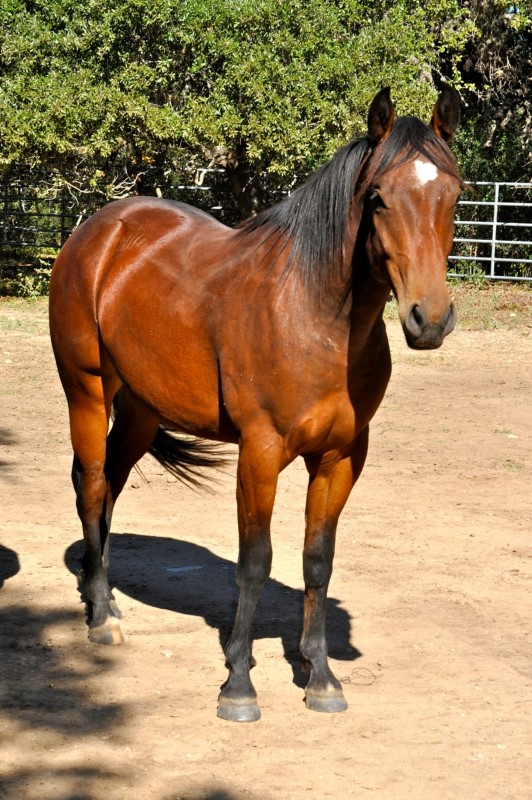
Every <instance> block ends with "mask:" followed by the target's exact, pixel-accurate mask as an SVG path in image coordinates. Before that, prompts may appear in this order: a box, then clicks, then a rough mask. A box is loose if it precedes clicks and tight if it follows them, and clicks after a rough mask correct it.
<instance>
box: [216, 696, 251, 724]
mask: <svg viewBox="0 0 532 800" xmlns="http://www.w3.org/2000/svg"><path fill="white" fill-rule="evenodd" d="M216 716H218V717H220V719H226V720H228V722H256V721H257V720H258V719H260V708H259V706H258V703H257V701H256V700H254V699H253V698H249V699H245V698H244V699H242V700H233V699H231V698H222V699H220V701H219V703H218V711H217V712H216Z"/></svg>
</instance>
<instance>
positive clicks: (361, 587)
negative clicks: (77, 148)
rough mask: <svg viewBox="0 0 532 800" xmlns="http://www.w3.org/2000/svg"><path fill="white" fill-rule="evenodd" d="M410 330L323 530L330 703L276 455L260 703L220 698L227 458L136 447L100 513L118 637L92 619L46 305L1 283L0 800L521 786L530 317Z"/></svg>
mask: <svg viewBox="0 0 532 800" xmlns="http://www.w3.org/2000/svg"><path fill="white" fill-rule="evenodd" d="M506 312H507V313H506V317H507V320H506V321H507V322H508V325H506V324H504V325H502V326H499V327H494V326H491V328H490V329H488V330H467V329H464V327H462V328H461V329H458V330H457V331H456V332H455V333H454V334H453V335H452V336H451V337H449V339H447V340H446V342H445V344H444V346H443V348H442V349H441V350H438V351H435V352H431V353H415V352H412V351H410V350H408V349H407V347H406V345H405V344H404V341H403V339H402V334H401V332H400V330H399V327H398V324H397V322H395V321H390V322H389V323H388V329H389V333H390V338H391V344H392V349H393V358H394V374H393V377H392V382H391V385H390V388H389V390H388V394H387V396H386V398H385V400H384V403H383V405H382V407H381V409H380V410H379V412H378V414H377V417H376V418H375V420H374V423H373V425H372V434H371V442H370V454H369V457H368V462H367V465H366V468H365V471H364V473H363V476H362V478H361V479H360V481H359V484H358V486H357V487H356V489H355V491H354V492H353V494H352V496H351V499H350V502H349V504H348V507H347V508H346V510H345V512H344V514H343V517H342V520H341V524H340V530H339V537H338V544H337V554H336V559H335V571H334V574H333V579H332V583H331V587H330V601H329V609H328V626H329V637H328V638H329V645H330V653H331V665H332V668H333V670H334V671H335V673H336V675H337V676H338V677H339V678H340V679H341V680H342V682H343V684H344V691H345V695H346V698H347V700H348V703H349V709H348V711H346V712H345V713H342V714H336V715H323V714H317V713H313V712H310V711H308V710H307V709H306V708H305V705H304V703H303V688H302V686H303V685H304V684H303V678H302V675H301V673H300V671H299V667H298V659H297V643H298V637H299V629H300V624H301V605H302V589H303V583H302V575H301V547H302V529H303V508H304V493H305V482H306V478H305V470H304V468H303V466H302V465H299V464H294V465H293V466H292V467H290V468H289V469H288V470H286V472H285V473H283V475H282V476H281V483H280V488H279V493H278V500H277V506H276V513H275V519H274V525H273V538H274V563H273V572H272V580H271V581H270V583H269V585H268V586H267V588H266V590H265V592H264V596H263V598H262V600H261V604H260V607H259V609H258V612H257V618H256V626H255V645H254V654H255V656H256V659H257V667H256V669H255V670H254V671H253V680H254V683H255V687H256V689H257V691H258V694H259V702H260V704H261V708H262V719H261V720H260V721H259V722H257V723H254V724H247V725H245V724H243V725H238V724H235V723H228V722H223V721H221V720H219V719H217V717H216V698H217V694H218V690H219V687H220V684H221V683H222V682H223V681H224V680H225V675H226V671H225V668H224V663H223V653H222V647H221V642H223V641H224V637H225V636H226V635H227V631H228V630H229V629H230V625H231V619H232V614H233V612H234V608H235V601H236V594H235V589H234V584H233V576H234V561H235V557H236V553H237V534H236V514H235V503H234V476H228V477H227V478H224V479H223V481H222V483H221V484H220V485H219V486H218V487H217V488H216V491H215V493H214V494H197V493H194V492H191V491H190V490H188V489H186V488H184V487H182V486H181V485H179V484H177V483H175V482H174V480H173V479H172V478H170V477H167V475H166V474H165V473H163V471H162V470H161V468H160V467H159V465H158V464H156V463H155V462H154V461H151V460H150V459H144V461H143V462H142V470H143V472H144V474H145V476H146V478H147V482H146V481H144V480H143V479H142V478H141V477H140V476H139V475H138V474H136V473H132V475H131V477H130V480H129V483H128V485H127V488H126V490H125V491H124V494H123V496H122V497H121V499H120V501H119V503H118V506H117V509H116V513H115V519H114V531H116V532H117V533H116V535H115V537H114V540H113V544H114V548H113V558H112V582H113V584H114V586H116V595H117V598H118V601H119V605H120V606H121V609H122V612H123V614H124V620H123V624H122V628H123V631H124V634H125V636H126V642H125V644H124V645H123V646H122V647H116V648H112V647H102V646H96V645H92V644H90V643H89V642H88V639H87V631H86V626H85V615H84V608H83V605H82V604H81V602H80V598H79V594H78V592H77V587H76V578H75V572H76V569H77V562H78V560H79V556H80V552H81V547H80V527H79V524H78V519H77V516H76V513H75V506H74V495H73V491H72V489H71V486H70V478H69V474H70V462H71V454H70V443H69V438H68V431H67V414H66V406H65V403H64V399H63V396H62V392H61V388H60V385H59V381H58V379H57V376H56V373H55V367H54V364H53V359H52V355H51V352H50V347H49V342H48V337H47V326H46V307H45V304H44V303H43V302H40V303H36V304H32V305H30V304H25V303H18V304H17V303H13V302H10V303H7V302H3V303H1V304H0V335H1V341H0V376H1V377H0V391H1V406H0V409H1V418H0V428H1V429H2V430H1V432H0V445H1V447H0V586H1V587H2V588H1V591H0V615H1V625H0V642H1V655H0V681H1V682H0V692H1V701H0V737H1V756H0V775H1V784H0V786H1V788H0V797H1V798H2V800H37V798H38V799H39V800H125V798H128V800H131V798H139V800H144V799H146V800H151V798H153V800H177V799H178V798H182V799H185V798H186V800H207V799H208V800H244V798H245V799H246V800H248V799H250V800H307V799H308V800H314V799H316V800H318V798H319V799H320V800H321V799H322V798H334V799H335V800H340V798H350V797H353V798H362V799H363V800H367V798H379V800H381V798H384V800H388V798H390V799H393V800H403V799H404V800H413V799H417V798H423V799H424V800H425V799H426V798H428V799H429V800H449V798H453V799H455V798H456V799H457V800H466V799H467V800H470V799H471V798H481V800H490V799H491V798H494V799H495V798H496V800H503V798H508V800H510V798H511V800H517V799H518V798H523V800H524V798H529V797H530V775H531V769H532V764H531V763H530V753H531V747H530V745H531V732H530V722H529V719H530V718H529V717H528V721H527V714H529V712H530V700H531V697H530V695H531V692H530V665H531V660H530V655H531V653H530V637H529V633H530V629H529V621H530V611H531V603H530V549H529V545H530V531H531V517H532V508H531V503H530V500H531V491H530V490H531V486H532V481H531V472H532V466H531V458H530V455H531V449H530V448H531V434H532V424H531V423H532V414H531V406H530V398H531V384H532V369H531V367H532V327H531V325H530V320H528V322H527V321H525V322H522V321H521V320H520V318H519V317H518V315H517V316H516V314H515V313H514V312H511V311H509V310H508V309H506Z"/></svg>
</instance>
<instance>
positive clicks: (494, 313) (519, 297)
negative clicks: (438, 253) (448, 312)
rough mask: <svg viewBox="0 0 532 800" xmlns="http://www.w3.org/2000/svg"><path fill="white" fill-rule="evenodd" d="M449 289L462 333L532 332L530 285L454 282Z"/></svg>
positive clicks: (531, 292) (531, 291)
mask: <svg viewBox="0 0 532 800" xmlns="http://www.w3.org/2000/svg"><path fill="white" fill-rule="evenodd" d="M450 289H451V296H452V298H453V301H454V303H455V306H456V311H457V314H458V320H459V325H460V327H461V328H463V329H465V330H493V329H494V328H532V285H530V284H513V283H507V282H506V281H504V282H503V281H499V282H497V283H489V282H488V281H486V284H485V285H480V286H475V285H473V284H471V283H465V282H461V283H458V282H456V283H453V284H452V285H451V287H450Z"/></svg>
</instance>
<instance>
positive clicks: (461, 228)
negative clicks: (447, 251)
mask: <svg viewBox="0 0 532 800" xmlns="http://www.w3.org/2000/svg"><path fill="white" fill-rule="evenodd" d="M470 186H471V191H466V192H464V194H463V196H462V199H461V200H460V201H459V203H458V208H457V214H456V221H455V237H454V247H453V252H452V255H451V256H450V258H449V260H450V261H451V265H450V266H451V271H450V272H449V274H450V275H455V276H457V277H469V276H471V275H480V276H481V275H485V276H486V277H488V278H490V279H492V280H505V279H506V280H514V281H531V280H532V183H504V182H497V183H488V182H484V181H481V182H478V183H473V184H470Z"/></svg>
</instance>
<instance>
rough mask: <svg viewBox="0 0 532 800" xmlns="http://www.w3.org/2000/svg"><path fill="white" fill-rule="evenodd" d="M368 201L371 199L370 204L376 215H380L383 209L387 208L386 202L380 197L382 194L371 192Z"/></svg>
mask: <svg viewBox="0 0 532 800" xmlns="http://www.w3.org/2000/svg"><path fill="white" fill-rule="evenodd" d="M368 199H369V204H370V207H371V210H372V211H373V212H374V213H378V212H379V211H381V210H382V209H383V208H386V205H385V203H384V200H383V199H382V197H381V196H380V194H379V193H378V192H377V191H375V190H373V191H372V192H370V194H369V197H368Z"/></svg>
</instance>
